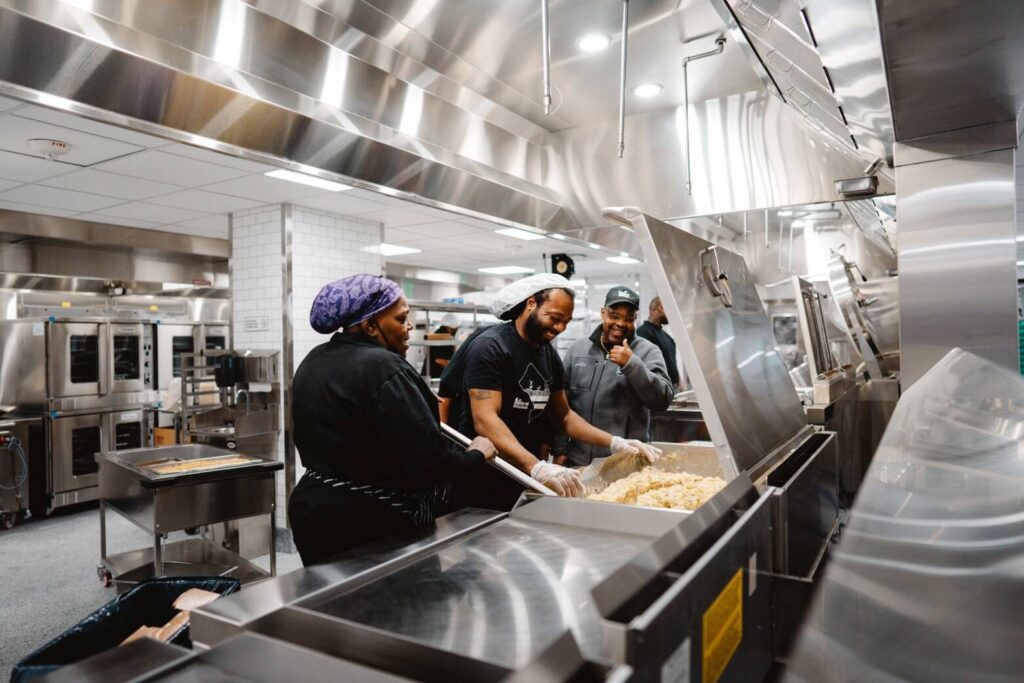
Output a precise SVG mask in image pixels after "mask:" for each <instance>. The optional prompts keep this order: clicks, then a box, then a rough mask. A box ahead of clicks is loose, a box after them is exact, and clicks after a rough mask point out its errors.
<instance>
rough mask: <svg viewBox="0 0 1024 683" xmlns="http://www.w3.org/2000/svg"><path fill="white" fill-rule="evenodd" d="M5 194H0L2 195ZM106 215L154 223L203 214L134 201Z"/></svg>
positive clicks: (172, 221)
mask: <svg viewBox="0 0 1024 683" xmlns="http://www.w3.org/2000/svg"><path fill="white" fill-rule="evenodd" d="M2 196H3V195H0V197H2ZM99 213H103V215H105V216H117V217H123V218H134V219H136V220H140V221H152V222H154V223H160V224H163V223H180V222H181V221H187V220H191V219H193V218H199V217H201V216H202V215H203V214H201V213H200V212H198V211H188V210H187V209H179V208H177V207H174V206H157V205H156V204H146V203H144V202H132V203H131V204H122V205H121V206H115V207H112V208H110V209H106V210H105V211H102V212H99Z"/></svg>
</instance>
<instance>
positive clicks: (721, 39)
mask: <svg viewBox="0 0 1024 683" xmlns="http://www.w3.org/2000/svg"><path fill="white" fill-rule="evenodd" d="M724 49H725V36H718V38H716V39H715V49H714V50H708V51H707V52H701V53H700V54H696V55H690V56H689V57H684V58H683V111H684V112H686V126H685V128H686V131H685V134H686V194H688V195H691V194H693V182H692V176H691V174H690V81H689V77H688V69H687V66H688V65H689V63H690V62H694V61H697V60H698V59H704V58H705V57H712V56H714V55H719V54H722V50H724ZM623 59H625V58H623ZM623 69H625V67H623ZM619 156H622V155H621V154H620V155H619Z"/></svg>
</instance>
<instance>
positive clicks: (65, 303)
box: [60, 301, 71, 308]
mask: <svg viewBox="0 0 1024 683" xmlns="http://www.w3.org/2000/svg"><path fill="white" fill-rule="evenodd" d="M60 307H61V308H71V302H70V301H61V302H60Z"/></svg>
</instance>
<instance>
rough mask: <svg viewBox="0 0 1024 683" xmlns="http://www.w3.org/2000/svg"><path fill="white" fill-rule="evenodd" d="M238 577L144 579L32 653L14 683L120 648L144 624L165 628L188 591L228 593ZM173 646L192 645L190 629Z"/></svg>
mask: <svg viewBox="0 0 1024 683" xmlns="http://www.w3.org/2000/svg"><path fill="white" fill-rule="evenodd" d="M240 586H241V583H240V582H239V580H238V579H231V578H221V577H206V576H175V577H166V578H156V579H146V580H145V581H140V582H139V583H138V584H137V585H136V586H134V587H132V588H131V589H130V590H128V591H127V592H125V593H123V594H121V595H119V596H118V597H117V598H115V599H114V600H111V601H110V602H108V603H107V604H106V605H104V606H103V607H101V608H99V609H98V610H96V611H95V612H93V613H92V614H90V615H89V616H87V617H86V618H85V619H82V620H81V621H80V622H78V623H77V624H76V625H74V626H72V627H71V628H69V629H68V630H67V631H64V633H62V634H60V635H59V636H57V637H56V638H54V639H53V640H51V641H50V642H48V643H46V644H45V645H43V646H42V647H40V648H39V649H37V650H36V651H35V652H33V653H32V654H30V655H28V656H27V657H25V658H23V659H22V660H21V661H20V662H18V663H17V664H16V665H15V666H14V670H13V671H11V683H23V682H24V681H28V680H31V679H33V678H38V677H39V676H45V675H46V674H48V673H50V672H51V671H55V670H56V669H59V668H61V667H62V666H65V665H66V664H73V663H74V662H78V661H81V660H83V659H85V658H86V657H91V656H92V655H94V654H97V653H99V652H103V651H104V650H108V649H110V648H112V647H117V646H118V645H119V644H120V643H121V641H123V640H124V639H125V638H127V637H128V636H130V635H131V634H132V633H134V632H135V630H136V629H138V628H139V627H140V626H162V625H164V624H166V623H167V622H168V621H170V620H171V617H173V616H174V615H175V613H176V612H177V610H176V609H174V606H173V603H174V601H175V600H176V599H177V598H178V596H179V595H181V594H182V593H184V592H185V591H187V590H188V589H190V588H201V589H203V590H206V591H210V592H212V593H220V594H221V595H228V594H230V593H234V592H235V591H237V590H238V589H239V587H240ZM171 642H172V643H174V644H175V645H181V646H183V647H189V648H190V647H192V641H191V639H190V638H189V630H188V629H185V630H184V631H183V632H182V633H181V634H179V635H178V637H176V638H175V639H174V640H172V641H171Z"/></svg>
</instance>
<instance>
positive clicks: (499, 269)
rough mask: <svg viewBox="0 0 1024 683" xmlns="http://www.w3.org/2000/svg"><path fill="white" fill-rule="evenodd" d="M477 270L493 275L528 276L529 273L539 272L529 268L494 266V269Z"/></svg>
mask: <svg viewBox="0 0 1024 683" xmlns="http://www.w3.org/2000/svg"><path fill="white" fill-rule="evenodd" d="M477 270H478V271H479V272H481V273H489V274H491V275H526V274H527V273H535V272H537V271H536V270H535V269H533V268H527V267H526V266H494V267H493V268H477Z"/></svg>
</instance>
